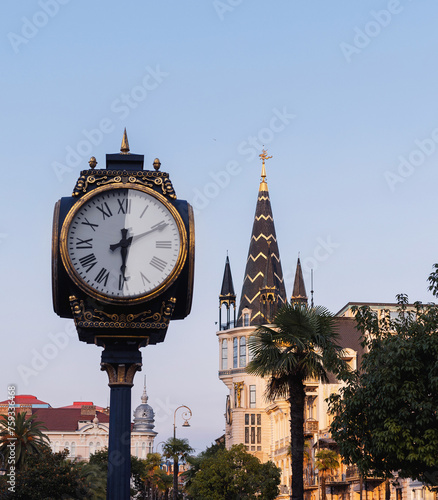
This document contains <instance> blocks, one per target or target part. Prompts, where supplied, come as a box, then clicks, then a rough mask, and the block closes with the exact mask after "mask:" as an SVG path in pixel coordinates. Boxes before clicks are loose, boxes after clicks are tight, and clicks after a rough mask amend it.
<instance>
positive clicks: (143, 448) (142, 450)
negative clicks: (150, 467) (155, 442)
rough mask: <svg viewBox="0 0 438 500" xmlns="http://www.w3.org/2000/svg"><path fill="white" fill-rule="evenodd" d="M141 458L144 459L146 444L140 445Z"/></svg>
mask: <svg viewBox="0 0 438 500" xmlns="http://www.w3.org/2000/svg"><path fill="white" fill-rule="evenodd" d="M141 456H142V458H146V443H142V444H141Z"/></svg>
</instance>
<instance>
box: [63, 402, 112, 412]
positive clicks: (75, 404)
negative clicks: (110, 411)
mask: <svg viewBox="0 0 438 500" xmlns="http://www.w3.org/2000/svg"><path fill="white" fill-rule="evenodd" d="M82 406H94V407H95V408H96V410H99V411H102V410H104V408H103V407H102V406H97V405H95V404H94V403H93V401H73V404H72V405H68V406H60V408H82Z"/></svg>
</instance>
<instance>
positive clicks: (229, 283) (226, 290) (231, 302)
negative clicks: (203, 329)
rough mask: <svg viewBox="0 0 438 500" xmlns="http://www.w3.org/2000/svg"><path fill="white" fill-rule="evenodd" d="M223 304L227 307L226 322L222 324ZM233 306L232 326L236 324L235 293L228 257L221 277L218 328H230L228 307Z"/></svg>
mask: <svg viewBox="0 0 438 500" xmlns="http://www.w3.org/2000/svg"><path fill="white" fill-rule="evenodd" d="M223 305H225V307H226V309H227V323H226V324H225V325H222V306H223ZM231 306H232V307H233V316H234V319H233V325H232V326H233V327H234V326H235V324H236V294H235V292H234V286H233V277H232V276H231V267H230V259H229V258H228V255H227V259H226V261H225V269H224V277H223V278H222V288H221V293H220V295H219V330H222V326H224V328H225V329H226V330H228V329H229V328H231V318H230V308H231Z"/></svg>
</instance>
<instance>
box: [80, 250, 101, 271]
mask: <svg viewBox="0 0 438 500" xmlns="http://www.w3.org/2000/svg"><path fill="white" fill-rule="evenodd" d="M79 262H80V263H81V265H82V267H85V271H86V272H87V273H88V271H89V270H90V269H92V268H93V267H94V266H95V265H96V263H97V260H96V256H95V255H94V253H89V254H88V255H85V256H84V257H81V258H80V259H79Z"/></svg>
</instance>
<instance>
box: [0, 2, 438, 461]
mask: <svg viewBox="0 0 438 500" xmlns="http://www.w3.org/2000/svg"><path fill="white" fill-rule="evenodd" d="M0 9H1V13H0V14H1V15H0V55H1V61H2V71H1V74H0V82H1V89H2V98H1V114H0V116H1V123H2V130H1V136H0V137H1V145H2V148H1V150H2V169H1V173H2V178H1V182H2V195H1V208H2V209H1V210H0V262H1V276H2V282H3V290H4V291H3V293H2V296H1V302H0V317H1V332H2V354H3V356H2V363H1V368H0V381H1V384H0V399H6V397H7V385H8V384H12V383H13V384H16V385H17V389H18V392H19V393H21V394H23V393H28V394H34V395H36V396H38V397H39V398H40V399H43V400H45V401H48V402H49V403H51V404H52V406H61V405H68V404H71V403H72V401H73V400H80V399H84V400H93V401H94V402H95V403H96V404H99V405H103V406H105V405H106V404H107V403H108V401H109V388H108V386H107V376H106V374H105V373H104V372H100V371H99V363H100V354H101V352H100V349H99V348H97V347H94V346H90V345H86V344H83V343H80V342H79V341H78V340H77V338H76V336H75V334H74V332H73V334H71V335H69V332H70V333H71V330H72V322H71V321H68V320H62V319H60V318H58V317H57V316H56V315H55V314H54V313H53V311H52V304H51V282H50V249H51V225H52V213H53V206H54V204H55V202H56V201H57V200H58V199H59V198H61V197H62V196H69V195H70V193H71V191H72V189H73V187H74V184H75V181H76V178H77V177H78V174H79V171H80V170H81V169H83V168H86V167H87V161H88V159H89V157H90V156H91V154H92V155H94V156H96V158H97V160H98V162H99V164H100V166H104V163H105V154H106V153H114V152H117V151H118V150H119V148H120V143H121V138H122V133H123V128H124V127H126V128H127V131H128V137H129V142H130V146H131V151H132V152H134V153H138V154H144V155H145V163H146V165H151V164H152V162H153V159H154V158H155V157H159V158H160V160H161V163H162V170H164V171H168V172H169V173H170V175H171V178H172V180H173V184H174V186H175V189H176V192H177V195H178V197H180V198H182V199H187V200H189V202H191V203H192V204H193V205H194V206H195V208H196V209H197V215H196V238H197V241H196V243H197V247H196V252H197V262H196V276H195V295H194V303H193V311H192V314H191V315H190V316H189V317H188V318H187V319H186V320H184V321H181V322H174V323H173V324H171V327H170V329H169V331H168V334H167V338H166V341H165V342H164V343H163V344H161V345H159V346H151V347H149V348H146V349H143V371H142V372H141V373H139V374H137V376H136V379H135V382H136V384H135V386H134V388H133V407H135V406H136V405H137V404H139V403H140V396H141V392H142V385H143V375H144V374H146V375H147V386H148V393H149V396H150V400H149V402H150V404H151V405H152V406H153V407H154V409H155V411H156V414H157V423H156V430H157V431H158V432H159V436H158V438H157V442H158V441H162V440H165V439H166V438H167V437H169V436H170V435H171V433H172V426H173V417H174V413H173V412H174V409H175V408H176V407H177V406H179V405H182V404H184V405H187V406H189V407H190V408H191V409H192V411H193V418H192V420H191V424H192V427H191V428H190V429H181V427H179V429H178V435H180V436H182V437H187V438H189V439H190V442H191V443H192V445H193V446H194V447H195V448H196V449H197V451H201V450H202V449H204V448H205V446H207V445H209V444H210V443H211V442H212V441H213V440H214V439H215V438H216V437H218V436H220V435H221V434H222V433H223V429H224V417H223V414H224V410H225V395H226V393H227V391H226V388H225V386H223V385H222V384H221V383H220V382H219V380H218V378H217V369H218V348H217V338H216V335H215V332H216V325H215V322H216V321H217V319H218V308H217V306H218V293H219V291H220V285H221V280H222V273H223V266H224V262H225V257H226V253H227V251H228V254H229V257H230V261H231V266H232V271H233V278H234V284H235V288H236V291H237V292H238V293H240V289H241V286H242V280H243V274H244V267H245V261H246V256H247V252H248V246H249V239H250V234H251V228H252V222H253V216H254V210H255V203H256V196H257V190H258V184H259V179H260V169H261V165H260V161H259V158H258V156H257V155H258V154H259V153H260V152H261V145H262V144H264V145H265V147H266V148H267V149H268V153H269V154H270V155H272V156H273V158H272V159H270V160H269V161H268V162H267V164H266V167H267V173H268V178H267V180H268V186H269V191H270V196H271V202H272V208H273V213H274V218H275V224H276V230H277V237H278V242H279V248H280V254H281V257H282V263H283V271H284V274H285V276H286V288H287V293H288V295H290V293H291V287H292V280H293V273H294V270H295V265H296V259H297V256H298V253H299V252H300V255H301V259H302V262H303V266H304V270H305V279H306V283H307V288H308V290H309V289H310V283H309V279H310V273H309V269H310V267H313V268H314V276H315V285H314V288H315V301H316V302H317V303H319V304H323V305H326V306H327V307H329V308H330V309H331V310H332V311H333V312H336V311H338V310H339V309H340V308H341V307H342V306H344V305H345V304H346V303H347V302H349V301H384V302H389V301H393V300H394V298H395V295H396V294H397V293H399V292H406V293H408V294H409V296H410V298H411V299H412V300H422V301H430V300H432V297H431V295H430V294H429V293H428V292H427V283H426V278H427V276H428V274H429V272H430V271H431V268H432V264H433V263H434V262H436V261H438V250H437V249H438V232H437V230H436V228H435V223H436V217H435V215H436V214H435V211H436V208H433V207H434V206H435V205H436V203H435V193H436V187H435V186H436V185H437V181H438V173H437V158H438V130H437V129H438V112H437V111H438V110H437V108H438V98H437V92H436V89H437V88H438V81H437V80H438V69H437V68H438V65H437V61H436V60H437V56H436V54H437V41H438V35H437V30H436V19H437V17H438V4H437V3H436V2H434V1H432V0H423V1H421V0H417V1H410V0H389V1H388V0H385V1H368V2H351V0H339V1H332V2H327V1H325V0H314V1H312V2H298V1H296V0H295V1H290V0H277V1H276V2H271V3H269V2H262V1H259V0H251V1H250V0H242V1H238V0H223V1H219V0H217V1H210V0H208V1H193V0H185V1H176V0H174V1H161V2H140V1H132V2H125V3H123V4H122V3H120V2H116V1H112V0H108V1H106V2H85V1H83V0H70V1H68V0H39V1H33V0H32V1H30V0H22V1H20V2H17V1H15V0H5V1H4V2H2V6H1V7H0ZM55 337H56V338H58V339H61V338H62V339H64V340H65V339H68V340H66V341H65V344H66V345H64V344H62V345H60V347H59V348H57V352H54V351H53V349H52V351H51V350H50V347H48V346H49V345H50V344H52V343H53V342H54V341H53V338H55ZM59 342H60V340H59ZM47 357H51V358H52V359H47ZM23 373H27V374H28V375H27V376H23ZM178 421H179V422H180V423H182V420H180V419H179V418H178ZM178 421H177V423H178Z"/></svg>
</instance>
